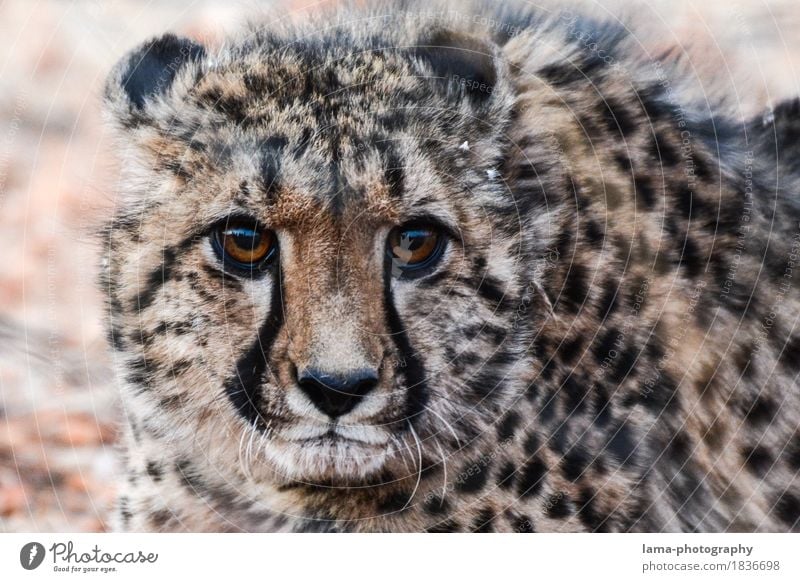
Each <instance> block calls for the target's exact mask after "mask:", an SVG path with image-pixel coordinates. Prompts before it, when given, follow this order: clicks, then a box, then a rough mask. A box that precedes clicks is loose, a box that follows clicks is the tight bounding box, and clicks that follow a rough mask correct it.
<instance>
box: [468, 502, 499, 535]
mask: <svg viewBox="0 0 800 582" xmlns="http://www.w3.org/2000/svg"><path fill="white" fill-rule="evenodd" d="M494 518H495V515H494V511H492V509H491V508H489V507H484V508H483V509H481V510H480V511H479V512H478V515H477V516H476V517H475V519H474V520H473V522H472V531H473V532H474V533H492V532H493V531H494V527H493V526H492V521H493V520H494Z"/></svg>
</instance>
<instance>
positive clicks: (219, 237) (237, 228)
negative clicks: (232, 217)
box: [214, 221, 277, 269]
mask: <svg viewBox="0 0 800 582" xmlns="http://www.w3.org/2000/svg"><path fill="white" fill-rule="evenodd" d="M214 243H215V247H216V250H217V252H218V253H219V254H220V255H221V258H222V260H223V262H224V263H225V264H226V266H232V267H235V268H239V269H256V268H259V267H261V266H263V265H264V264H265V263H266V262H267V260H268V259H270V258H271V257H272V255H273V254H274V251H275V247H276V246H277V245H276V240H275V234H274V233H273V232H272V231H269V230H266V229H264V228H261V227H260V226H258V225H257V224H255V223H253V222H244V221H242V222H233V221H227V222H225V223H224V224H222V225H220V226H219V227H218V228H217V229H216V231H215V235H214Z"/></svg>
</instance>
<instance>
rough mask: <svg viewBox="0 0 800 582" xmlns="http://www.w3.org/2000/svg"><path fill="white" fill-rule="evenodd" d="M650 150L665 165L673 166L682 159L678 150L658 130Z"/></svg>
mask: <svg viewBox="0 0 800 582" xmlns="http://www.w3.org/2000/svg"><path fill="white" fill-rule="evenodd" d="M650 151H651V153H652V154H653V157H654V158H655V159H656V161H658V162H659V163H660V164H661V165H663V166H665V167H672V166H674V165H675V164H677V163H678V162H679V161H680V160H681V157H680V154H679V153H678V150H677V149H676V148H675V147H674V146H673V145H672V144H671V143H670V142H669V140H667V139H666V138H665V137H664V135H662V134H661V133H659V132H658V131H656V132H655V134H654V135H653V141H652V142H651V146H650Z"/></svg>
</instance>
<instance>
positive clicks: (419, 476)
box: [401, 422, 422, 511]
mask: <svg viewBox="0 0 800 582" xmlns="http://www.w3.org/2000/svg"><path fill="white" fill-rule="evenodd" d="M408 428H409V430H410V431H411V434H412V435H413V436H414V442H415V443H417V454H418V455H419V464H418V469H417V482H416V483H415V484H414V490H413V491H411V496H410V497H409V498H408V501H406V504H405V505H404V506H403V509H405V508H406V507H408V506H409V505H410V504H411V500H412V499H414V495H416V494H417V489H419V484H420V481H422V444H421V443H420V442H419V437H418V436H417V431H415V430H414V426H413V425H412V424H411V423H410V422H409V423H408ZM401 511H402V509H401Z"/></svg>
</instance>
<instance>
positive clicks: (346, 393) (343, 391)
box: [297, 368, 378, 418]
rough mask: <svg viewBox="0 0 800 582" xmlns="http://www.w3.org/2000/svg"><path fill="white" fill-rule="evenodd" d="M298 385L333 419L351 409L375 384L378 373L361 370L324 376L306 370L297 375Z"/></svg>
mask: <svg viewBox="0 0 800 582" xmlns="http://www.w3.org/2000/svg"><path fill="white" fill-rule="evenodd" d="M297 384H298V386H300V389H301V390H302V391H303V392H304V393H305V395H306V396H308V397H309V398H310V399H311V402H313V403H314V406H316V407H317V408H319V409H320V410H321V411H322V412H324V413H325V414H327V415H328V416H330V417H331V418H336V417H337V416H341V415H343V414H347V413H348V412H350V411H351V410H353V408H355V407H356V405H357V404H358V403H359V402H360V401H361V399H362V398H363V397H364V396H366V395H367V394H368V393H369V392H371V391H372V389H373V388H375V386H377V385H378V372H377V371H376V370H370V369H364V370H355V371H353V372H350V373H348V374H327V373H325V372H323V371H322V370H318V369H315V368H306V369H305V370H302V371H301V372H299V373H298V375H297Z"/></svg>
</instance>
